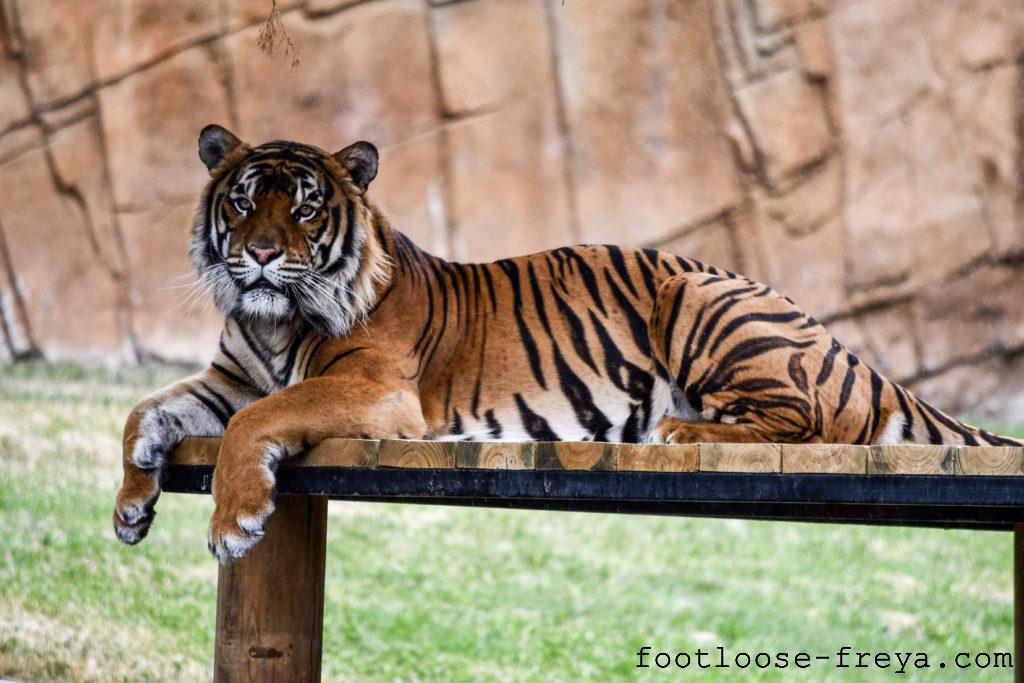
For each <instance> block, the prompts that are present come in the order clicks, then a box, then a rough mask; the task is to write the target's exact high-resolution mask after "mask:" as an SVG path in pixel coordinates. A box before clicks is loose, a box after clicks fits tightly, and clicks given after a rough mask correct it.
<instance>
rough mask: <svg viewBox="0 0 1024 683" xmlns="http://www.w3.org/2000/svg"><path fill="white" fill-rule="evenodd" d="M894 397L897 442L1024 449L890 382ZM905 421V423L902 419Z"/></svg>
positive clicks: (1023, 443)
mask: <svg viewBox="0 0 1024 683" xmlns="http://www.w3.org/2000/svg"><path fill="white" fill-rule="evenodd" d="M889 385H890V390H891V392H892V395H893V397H894V403H893V404H892V413H891V414H892V417H891V418H890V423H889V424H890V427H889V429H890V430H891V431H896V430H897V429H898V430H900V433H899V434H898V435H897V434H890V435H891V436H896V437H897V439H898V438H899V437H902V439H903V440H905V441H911V442H913V443H921V444H935V445H943V444H944V445H962V446H1024V441H1021V440H1019V439H1014V438H1011V437H1009V436H1000V435H998V434H992V433H991V432H988V431H986V430H984V429H980V428H978V427H974V426H972V425H969V424H967V423H965V422H961V421H960V420H957V419H956V418H954V417H952V416H950V415H947V414H946V413H944V412H942V411H941V410H939V409H938V408H935V407H934V406H932V405H931V404H930V403H928V402H927V401H924V400H923V399H921V398H918V397H917V396H916V395H915V394H914V393H913V392H911V391H910V390H909V389H906V388H904V387H902V386H901V385H899V384H897V383H896V382H892V381H890V382H889ZM901 419H902V422H900V420H901Z"/></svg>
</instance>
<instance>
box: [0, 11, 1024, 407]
mask: <svg viewBox="0 0 1024 683" xmlns="http://www.w3.org/2000/svg"><path fill="white" fill-rule="evenodd" d="M270 4H271V3H270V0H219V2H210V0H175V1H174V2H170V1H161V2H152V1H147V0H93V1H91V2H80V1H79V0H51V1H50V2H45V3H44V2H38V1H36V0H0V8H2V12H0V28H2V32H0V188H3V191H4V192H3V197H2V198H0V310H2V321H3V337H2V340H0V359H6V360H7V361H10V360H16V359H21V358H28V357H38V356H42V357H43V358H46V359H50V360H55V361H56V360H85V361H103V362H113V363H131V362H137V361H139V360H145V359H150V358H159V359H166V360H183V361H201V360H202V359H203V358H204V357H206V356H207V355H208V354H209V352H210V350H211V349H212V344H213V342H214V339H215V337H216V333H217V329H218V319H217V315H216V313H215V312H214V311H213V310H212V307H210V306H209V304H208V303H206V301H205V300H204V299H203V297H201V296H192V297H191V298H190V295H193V294H195V292H194V291H193V290H190V289H189V288H188V286H187V285H188V284H189V282H190V278H189V276H188V264H187V259H186V255H185V249H186V243H187V237H188V230H189V225H190V218H191V213H192V210H193V201H194V199H195V197H196V195H197V192H198V190H199V189H200V188H201V186H202V184H203V182H204V178H205V172H204V168H203V166H202V164H201V163H200V162H199V161H198V159H197V158H196V151H195V146H196V143H195V140H196V135H197V133H198V131H199V129H200V128H201V127H202V126H203V125H204V124H206V123H209V122H221V123H223V124H225V125H227V126H228V127H230V128H232V129H233V130H235V131H236V132H237V133H239V134H240V135H241V136H242V137H243V138H245V139H248V140H250V141H253V142H260V141H264V140H267V139H271V138H291V139H298V140H303V141H306V142H310V143H313V144H317V145H320V146H322V147H326V148H331V149H333V148H340V147H342V146H344V145H345V144H348V143H349V142H351V141H353V140H355V139H359V138H364V139H369V140H371V141H374V142H375V143H377V144H378V146H379V147H380V149H381V155H382V157H381V172H380V176H379V178H378V180H377V181H376V182H375V183H374V186H373V188H372V191H373V194H374V197H375V198H376V199H377V201H378V202H379V203H380V204H381V205H382V206H384V207H385V208H386V209H387V210H388V212H389V213H390V215H391V217H392V219H393V221H394V223H395V225H396V226H398V227H399V228H400V229H402V230H404V231H405V232H407V233H408V234H410V235H411V236H412V237H413V238H414V239H415V240H417V241H418V242H419V243H420V244H421V245H423V246H424V247H427V248H429V249H431V250H433V251H435V252H436V253H440V254H442V255H446V256H449V257H455V258H459V259H489V258H492V257H497V256H502V255H511V254H515V253H521V252H527V251H532V250H537V249H542V248H546V247H551V246H555V245H559V244H563V243H568V242H578V241H587V242H595V241H596V242H600V241H614V242H619V243H625V244H639V245H653V246H658V247H663V248H665V249H669V250H673V251H676V252H677V253H681V254H686V255H690V256H695V257H698V258H702V259H705V260H707V261H710V262H713V263H716V264H718V265H721V266H725V267H729V268H733V269H736V270H739V271H741V272H744V273H746V274H749V275H750V276H752V277H755V278H759V279H762V280H765V281H767V282H769V283H771V284H773V285H774V286H776V287H777V288H778V289H780V290H782V291H784V292H786V293H788V294H789V295H790V296H792V297H793V298H795V299H796V300H797V301H798V302H800V303H801V304H802V305H803V306H804V307H805V308H806V309H807V310H808V311H810V312H812V313H813V314H814V315H816V316H817V317H819V318H820V319H822V320H824V321H827V322H830V323H831V325H832V327H833V328H834V329H835V332H836V334H837V336H838V337H839V338H840V339H841V340H843V341H844V342H846V343H847V344H848V345H850V346H851V347H853V348H854V349H855V350H856V351H857V352H858V353H860V354H861V355H863V356H864V357H865V358H866V359H868V360H869V361H871V362H874V363H876V364H877V366H878V367H879V369H881V370H883V371H885V372H887V373H889V374H890V375H892V376H894V377H896V378H899V379H902V380H905V381H907V382H909V383H911V384H912V385H914V386H918V387H919V388H921V389H922V390H924V391H925V392H926V395H928V396H930V397H932V398H933V399H934V400H935V401H936V402H938V403H939V404H941V405H943V406H945V407H949V408H951V409H956V410H966V411H969V412H973V413H982V414H985V415H988V416H1001V417H1004V418H1016V419H1017V420H1020V419H1021V418H1022V417H1024V193H1022V190H1021V188H1022V187H1024V184H1022V182H1021V179H1022V177H1024V144H1022V138H1024V71H1022V62H1024V59H1022V56H1024V49H1022V47H1024V4H1022V3H1021V2H1020V1H1019V0H832V1H831V2H829V1H827V0H615V2H598V1H597V0H565V2H564V3H562V2H559V1H558V0H551V1H550V2H545V1H542V0H461V1H456V2H434V1H433V0H430V1H426V0H372V1H366V2H359V1H353V0H281V1H280V2H279V5H280V6H281V8H282V12H283V20H284V24H285V27H286V29H287V31H288V33H289V35H290V37H291V38H292V40H293V42H294V44H295V46H296V48H297V50H298V58H299V60H300V65H299V66H298V67H296V68H291V66H290V62H291V59H290V58H288V57H285V56H284V55H280V54H278V55H277V56H276V57H274V58H268V57H266V56H264V55H263V54H261V53H260V52H259V51H258V50H257V47H256V42H257V41H256V34H257V31H258V29H259V26H260V24H261V23H262V22H263V20H264V19H265V18H266V16H267V14H268V12H269V9H270ZM278 52H280V49H279V50H278Z"/></svg>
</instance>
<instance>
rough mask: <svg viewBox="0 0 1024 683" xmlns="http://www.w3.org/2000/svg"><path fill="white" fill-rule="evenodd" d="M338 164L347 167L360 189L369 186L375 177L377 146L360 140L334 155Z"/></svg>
mask: <svg viewBox="0 0 1024 683" xmlns="http://www.w3.org/2000/svg"><path fill="white" fill-rule="evenodd" d="M334 158H335V159H336V160H337V162H338V163H339V164H341V165H342V166H344V167H345V168H346V169H348V174H349V175H350V176H352V182H354V183H355V184H356V185H357V186H359V188H360V189H361V190H364V191H365V190H366V188H367V187H369V186H370V181H371V180H373V179H374V178H376V177H377V148H376V147H374V146H373V145H371V144H370V143H369V142H364V141H362V140H360V141H359V142H356V143H353V144H351V145H349V146H348V147H346V148H345V149H343V150H341V151H340V152H338V153H337V154H335V155H334Z"/></svg>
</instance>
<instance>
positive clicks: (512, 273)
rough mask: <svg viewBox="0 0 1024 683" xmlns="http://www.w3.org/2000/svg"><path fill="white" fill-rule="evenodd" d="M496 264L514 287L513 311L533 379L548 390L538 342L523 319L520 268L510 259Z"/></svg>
mask: <svg viewBox="0 0 1024 683" xmlns="http://www.w3.org/2000/svg"><path fill="white" fill-rule="evenodd" d="M496 263H497V264H498V265H499V266H500V267H501V269H502V270H503V271H504V272H505V275H506V276H507V277H508V280H509V282H510V283H511V285H512V310H513V312H514V313H515V317H516V325H518V327H519V337H520V339H522V341H523V348H524V349H525V350H526V356H527V358H528V359H529V361H530V370H531V371H532V372H533V377H534V379H536V380H537V383H538V384H540V386H541V388H542V389H547V388H548V387H547V382H546V381H545V380H544V371H543V370H542V369H541V364H540V352H539V351H538V350H537V342H535V341H534V339H533V334H532V333H531V332H530V327H529V326H528V325H527V324H526V320H525V319H524V318H523V295H522V291H521V287H520V284H519V267H518V266H516V264H515V263H514V262H513V261H510V260H508V259H502V260H501V261H496Z"/></svg>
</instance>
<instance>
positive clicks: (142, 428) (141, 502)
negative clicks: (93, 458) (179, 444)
mask: <svg viewBox="0 0 1024 683" xmlns="http://www.w3.org/2000/svg"><path fill="white" fill-rule="evenodd" d="M168 427H169V425H168V418H167V417H166V416H165V415H164V414H162V413H161V412H160V411H158V410H150V411H149V412H148V413H143V412H142V411H140V410H136V411H134V412H133V413H132V416H131V417H129V419H128V424H127V425H126V426H125V437H124V481H123V482H122V484H121V489H120V490H119V491H118V492H117V502H116V504H115V505H114V519H113V521H114V534H115V535H117V538H118V540H120V541H121V542H122V543H126V544H128V545H135V544H136V543H138V542H139V541H141V540H142V539H144V538H145V537H146V534H147V533H149V527H150V525H151V524H152V523H153V519H154V518H155V517H156V511H155V509H154V506H155V505H156V501H157V499H158V498H159V497H160V473H161V472H162V471H163V468H164V467H165V466H166V464H167V458H168V456H169V454H170V453H171V451H172V450H173V449H174V446H175V443H176V441H175V439H174V437H173V436H172V432H171V430H170V429H169V428H168Z"/></svg>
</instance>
